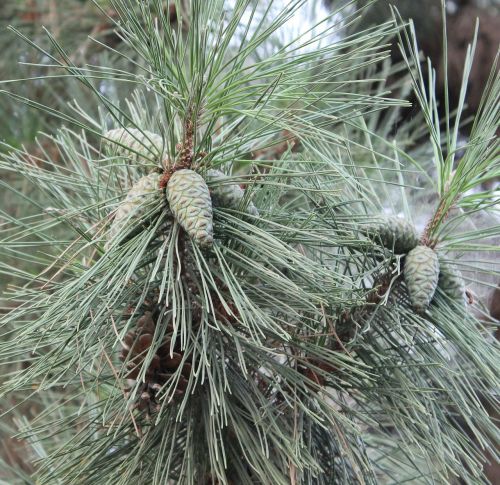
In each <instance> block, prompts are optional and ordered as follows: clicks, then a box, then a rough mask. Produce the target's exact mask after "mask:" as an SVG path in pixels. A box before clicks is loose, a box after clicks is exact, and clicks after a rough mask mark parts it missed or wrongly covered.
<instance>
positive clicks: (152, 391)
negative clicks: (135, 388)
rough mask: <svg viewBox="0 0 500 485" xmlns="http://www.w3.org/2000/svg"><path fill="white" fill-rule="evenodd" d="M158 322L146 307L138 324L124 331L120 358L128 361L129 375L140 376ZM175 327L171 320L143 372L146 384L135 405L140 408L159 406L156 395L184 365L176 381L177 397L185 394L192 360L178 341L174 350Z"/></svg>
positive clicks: (129, 376) (127, 375)
mask: <svg viewBox="0 0 500 485" xmlns="http://www.w3.org/2000/svg"><path fill="white" fill-rule="evenodd" d="M155 329H156V322H155V321H154V319H153V313H152V312H150V311H147V312H145V313H144V315H142V317H140V318H139V320H138V321H137V324H136V328H135V329H134V330H131V331H130V332H128V333H127V334H126V335H125V338H124V341H123V348H122V350H121V352H120V360H121V361H122V362H125V363H126V368H127V370H128V372H127V374H126V378H127V379H137V378H138V377H139V374H140V373H141V372H142V371H143V366H144V360H145V357H146V355H147V353H148V351H149V349H150V347H151V346H152V345H153V342H154V334H155ZM171 336H172V328H171V325H170V324H169V326H168V329H167V334H166V336H165V337H164V340H163V342H162V344H161V345H160V347H159V348H158V349H157V350H156V353H155V354H154V356H153V358H152V359H151V361H150V362H149V365H148V367H147V369H146V371H145V375H144V386H143V389H142V392H141V394H140V396H139V399H138V403H137V404H136V406H137V407H138V408H139V409H141V410H148V411H150V410H151V409H156V408H158V403H157V400H156V395H157V394H158V391H159V390H160V389H161V388H162V386H163V385H164V384H166V383H167V382H169V380H171V379H172V377H173V375H174V374H175V373H176V371H177V369H178V368H179V367H180V366H182V370H181V375H180V377H179V379H178V381H177V382H176V387H175V390H174V396H175V397H182V396H183V395H184V393H185V391H186V389H187V386H188V382H189V376H190V375H191V363H190V362H187V361H184V362H183V359H184V352H183V351H182V350H181V349H180V346H179V344H177V343H176V345H175V346H174V349H172V352H171V348H170V347H171Z"/></svg>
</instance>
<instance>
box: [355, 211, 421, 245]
mask: <svg viewBox="0 0 500 485" xmlns="http://www.w3.org/2000/svg"><path fill="white" fill-rule="evenodd" d="M361 231H362V233H363V234H365V235H366V236H367V237H369V238H370V239H371V240H372V241H374V242H381V243H382V245H383V246H384V247H385V248H388V249H393V248H394V252H395V253H396V254H405V253H407V252H408V251H411V250H412V249H413V248H415V247H416V246H417V245H418V234H417V230H416V229H415V226H414V225H413V224H411V223H410V222H408V221H406V220H405V219H402V218H400V217H396V216H382V217H379V218H378V219H377V220H376V221H375V222H373V223H371V224H368V225H366V226H364V227H362V229H361Z"/></svg>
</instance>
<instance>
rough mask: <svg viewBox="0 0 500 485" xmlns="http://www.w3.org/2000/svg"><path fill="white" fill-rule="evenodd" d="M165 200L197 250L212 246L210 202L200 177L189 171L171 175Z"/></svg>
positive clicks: (206, 189)
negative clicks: (199, 247)
mask: <svg viewBox="0 0 500 485" xmlns="http://www.w3.org/2000/svg"><path fill="white" fill-rule="evenodd" d="M167 200H168V203H169V205H170V209H171V211H172V213H173V214H174V217H175V218H176V220H177V222H178V223H179V224H180V225H181V226H182V228H183V229H184V230H185V231H186V232H187V233H188V235H189V237H190V238H191V239H192V240H193V241H194V242H195V243H196V244H198V245H199V246H201V247H210V246H211V245H212V244H213V221H212V199H211V198H210V192H209V190H208V187H207V184H206V183H205V180H204V179H203V177H201V175H199V174H197V173H196V172H193V171H192V170H189V169H183V170H178V171H177V172H174V174H173V175H172V177H171V178H170V180H169V182H168V185H167Z"/></svg>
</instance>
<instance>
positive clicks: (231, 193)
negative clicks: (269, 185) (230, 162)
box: [207, 169, 259, 216]
mask: <svg viewBox="0 0 500 485" xmlns="http://www.w3.org/2000/svg"><path fill="white" fill-rule="evenodd" d="M207 177H208V178H209V179H211V180H215V181H217V182H221V183H220V184H218V185H215V186H213V187H211V189H210V193H211V194H212V202H213V203H214V205H216V206H220V207H227V208H230V209H238V208H240V207H241V204H242V202H243V199H244V197H245V191H244V190H243V189H242V188H241V187H240V186H239V185H238V184H232V183H224V180H228V179H229V177H228V176H227V175H225V174H224V173H222V172H221V171H220V170H215V169H211V170H208V171H207ZM245 210H246V212H247V213H248V214H250V215H252V216H258V215H259V211H258V210H257V207H255V205H254V204H253V202H248V203H247V205H246V209H245Z"/></svg>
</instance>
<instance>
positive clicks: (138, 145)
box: [105, 128, 259, 248]
mask: <svg viewBox="0 0 500 485" xmlns="http://www.w3.org/2000/svg"><path fill="white" fill-rule="evenodd" d="M191 131H192V130H191ZM190 133H191V132H190ZM191 136H192V133H191ZM105 137H106V138H107V139H108V140H107V144H108V146H111V147H113V149H114V152H115V154H117V155H118V156H121V157H127V158H130V159H132V160H135V161H136V162H138V164H140V165H143V166H144V167H147V166H148V165H149V166H150V167H151V168H152V169H156V170H157V169H158V168H159V166H160V165H163V168H164V174H163V175H158V174H157V173H150V174H149V175H147V176H146V177H143V178H142V179H140V180H139V181H138V182H137V183H136V185H134V186H133V187H132V189H131V190H130V192H129V193H128V194H127V197H126V198H125V200H124V201H123V203H122V204H121V205H120V206H119V208H118V210H117V213H116V215H115V219H114V223H113V226H112V228H111V230H110V233H109V240H108V244H107V245H108V247H109V243H110V241H111V240H112V239H113V238H114V237H115V236H116V235H117V234H118V233H120V232H121V231H122V230H123V229H124V228H125V229H126V222H127V221H129V220H131V219H134V220H138V219H140V218H141V217H142V216H144V212H145V210H146V209H145V205H144V204H143V202H144V199H145V196H146V195H149V194H160V193H161V192H160V191H161V190H162V189H163V188H166V191H165V196H166V197H165V200H166V202H167V203H168V210H169V212H171V214H170V215H171V216H173V217H171V218H170V220H173V219H175V220H176V221H177V222H178V223H179V224H180V226H181V227H182V228H183V229H184V230H185V231H186V233H187V234H188V235H189V237H190V238H191V239H192V240H193V241H194V242H195V243H196V244H197V245H199V246H200V247H203V248H209V247H210V246H211V245H212V244H213V239H214V235H213V214H212V203H213V204H215V205H216V206H217V205H218V206H221V207H226V208H234V209H241V208H242V205H243V204H244V203H245V200H244V198H245V191H244V190H243V189H242V188H241V187H240V186H239V185H237V184H234V183H230V182H228V180H229V177H227V176H226V175H225V174H224V173H222V172H220V171H219V170H214V169H211V170H208V172H207V179H208V180H209V181H210V180H211V181H214V182H216V183H215V184H212V185H213V187H212V190H211V191H210V190H209V188H208V186H207V183H206V181H205V179H204V178H203V177H202V176H201V175H200V174H198V173H197V172H195V171H194V170H191V169H190V168H189V167H190V165H191V162H192V161H193V160H194V156H193V147H192V139H189V140H185V141H184V142H183V143H181V144H179V153H180V155H179V156H180V160H178V161H177V163H171V162H169V161H168V159H167V157H166V150H165V147H164V143H163V139H162V137H161V136H160V135H157V134H155V133H151V132H148V131H143V130H138V129H135V128H127V129H126V128H118V129H114V130H110V131H108V132H107V133H106V134H105ZM155 160H156V162H158V160H159V161H161V163H156V162H155ZM152 161H153V163H152ZM225 181H226V183H224V182H225ZM166 209H167V207H166ZM244 209H245V210H246V212H247V213H248V214H250V215H253V216H258V215H259V212H258V210H257V208H256V207H255V205H254V204H253V203H252V202H246V207H245V208H244ZM131 226H134V224H131ZM134 227H135V228H137V227H140V226H137V225H135V226H134Z"/></svg>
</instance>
